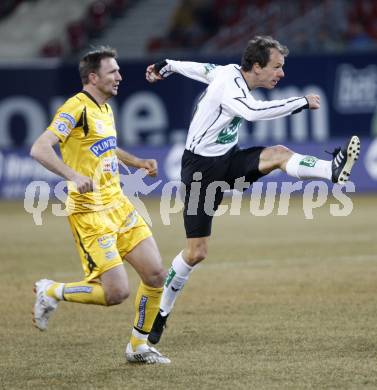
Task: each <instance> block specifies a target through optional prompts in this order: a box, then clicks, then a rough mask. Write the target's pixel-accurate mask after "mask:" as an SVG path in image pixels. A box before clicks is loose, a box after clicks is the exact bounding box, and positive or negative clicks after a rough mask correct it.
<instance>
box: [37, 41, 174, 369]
mask: <svg viewBox="0 0 377 390" xmlns="http://www.w3.org/2000/svg"><path fill="white" fill-rule="evenodd" d="M79 70H80V77H81V80H82V83H83V90H82V91H81V92H79V93H77V94H76V95H74V96H73V97H71V98H70V99H68V100H67V101H66V102H65V103H64V104H63V105H62V106H61V107H60V108H59V109H58V111H57V113H56V114H55V117H54V119H53V120H52V123H51V124H50V126H49V127H48V128H47V130H46V131H45V132H44V133H43V134H42V135H41V136H40V137H39V138H38V139H37V140H36V141H35V143H34V145H33V146H32V149H31V156H32V157H33V158H35V159H36V160H38V161H39V162H40V163H41V164H42V165H43V166H45V167H46V168H47V169H49V170H50V171H52V172H54V173H56V174H58V175H60V176H62V177H63V178H65V179H66V180H67V181H68V197H67V210H68V211H69V217H68V219H69V223H70V226H71V229H72V233H73V236H74V238H75V241H76V246H77V249H78V252H79V254H80V258H81V262H82V267H83V270H84V273H85V278H84V280H82V281H79V282H73V283H61V282H55V281H52V280H48V279H41V280H39V281H38V282H36V283H35V289H34V290H35V293H36V302H35V305H34V315H33V321H34V324H35V326H36V327H37V328H39V329H40V330H45V329H46V328H47V324H48V320H49V317H50V315H51V314H52V312H53V311H55V310H56V308H57V306H58V302H59V301H68V302H77V303H84V304H95V305H103V306H111V305H117V304H120V303H121V302H122V301H123V300H125V299H126V298H127V297H128V295H129V285H128V277H127V273H126V270H125V268H124V266H123V260H126V261H127V262H128V263H130V264H131V265H132V266H133V267H134V269H135V270H136V272H137V273H138V274H139V275H140V278H141V282H140V285H139V288H138V292H137V296H136V300H135V310H136V315H135V321H134V328H133V329H132V334H131V340H130V342H129V343H128V345H127V347H126V351H125V356H126V359H127V360H128V361H130V362H143V363H170V360H169V359H168V358H167V357H165V356H163V355H162V354H161V353H160V352H158V351H157V350H156V349H155V348H152V347H150V346H149V345H148V344H147V338H148V334H149V332H150V330H151V327H152V324H153V320H154V318H155V317H156V314H157V312H158V310H159V305H160V299H161V294H162V290H163V288H162V287H163V283H164V279H165V276H166V272H165V270H164V268H163V266H162V261H161V257H160V254H159V250H158V248H157V245H156V243H155V241H154V239H153V237H152V233H151V231H150V230H149V228H148V226H147V225H146V223H145V222H144V220H143V219H142V218H141V216H140V215H138V213H137V212H136V210H135V208H134V207H133V205H132V204H131V203H130V202H129V200H128V199H127V198H126V197H125V196H124V195H123V193H122V190H121V187H120V180H119V172H118V159H119V160H121V161H122V162H123V163H125V164H126V165H129V166H133V167H136V168H143V169H145V170H146V171H147V172H148V174H149V175H151V176H155V175H156V174H157V163H156V161H155V160H153V159H139V158H137V157H135V156H133V155H131V154H129V153H127V152H125V151H124V150H121V149H120V148H118V147H117V140H116V130H115V124H114V117H113V113H112V110H111V107H110V106H109V104H107V100H108V99H109V98H111V97H112V96H116V95H117V93H118V87H119V83H120V82H121V80H122V76H121V74H120V72H119V66H118V64H117V61H116V51H115V50H114V49H112V48H109V47H100V48H99V49H97V50H94V51H91V52H89V53H88V54H86V55H85V56H84V57H83V58H82V59H81V61H80V65H79ZM55 144H59V145H60V150H61V156H62V158H61V159H60V158H59V157H58V155H57V154H56V153H55V151H54V148H53V147H54V145H55Z"/></svg>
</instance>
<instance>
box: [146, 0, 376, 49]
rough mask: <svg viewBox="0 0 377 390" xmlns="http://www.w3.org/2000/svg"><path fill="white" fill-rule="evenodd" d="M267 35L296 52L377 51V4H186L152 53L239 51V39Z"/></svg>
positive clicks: (322, 0)
mask: <svg viewBox="0 0 377 390" xmlns="http://www.w3.org/2000/svg"><path fill="white" fill-rule="evenodd" d="M311 21H313V22H311ZM242 32H245V33H242ZM267 33H268V34H269V35H273V36H277V37H278V38H279V39H281V40H283V41H284V42H285V43H287V44H288V45H289V47H291V48H292V49H293V50H295V52H305V53H308V52H318V51H335V52H337V51H338V52H339V51H346V50H368V49H376V48H377V2H376V1H374V0H358V1H349V0H318V1H312V0H302V1H292V2H287V1H285V0H274V1H271V0H255V1H247V0H182V1H181V2H180V4H179V5H178V6H177V8H176V10H175V13H174V14H173V15H172V19H171V25H170V28H169V30H168V33H167V34H166V35H164V36H157V37H153V38H152V39H151V40H150V43H149V50H150V52H154V51H165V52H166V51H169V50H176V49H180V48H186V49H190V48H192V49H195V48H199V47H206V46H207V47H211V46H213V47H215V48H216V49H219V48H222V47H225V48H226V47H228V48H230V49H231V47H232V46H236V48H238V46H237V42H236V41H237V40H238V39H239V40H241V41H242V44H243V42H244V38H245V36H253V35H255V34H267ZM208 43H209V45H207V44H208ZM242 44H241V45H242Z"/></svg>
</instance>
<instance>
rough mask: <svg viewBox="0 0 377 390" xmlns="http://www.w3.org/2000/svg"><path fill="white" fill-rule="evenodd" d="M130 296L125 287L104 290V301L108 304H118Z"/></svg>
mask: <svg viewBox="0 0 377 390" xmlns="http://www.w3.org/2000/svg"><path fill="white" fill-rule="evenodd" d="M129 296H130V291H129V290H128V289H127V288H113V289H111V290H109V291H106V303H107V305H108V306H113V305H119V304H120V303H122V302H123V301H124V300H125V299H127V298H128V297H129Z"/></svg>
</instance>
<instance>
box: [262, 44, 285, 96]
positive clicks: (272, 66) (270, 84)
mask: <svg viewBox="0 0 377 390" xmlns="http://www.w3.org/2000/svg"><path fill="white" fill-rule="evenodd" d="M283 66H284V56H283V55H282V54H281V53H280V52H279V51H278V50H276V49H270V60H269V61H268V63H267V65H266V66H265V67H264V68H260V67H259V68H258V84H259V85H258V86H259V87H263V88H267V89H272V88H274V87H275V86H276V85H277V83H278V82H279V80H280V79H282V78H283V77H284V71H283Z"/></svg>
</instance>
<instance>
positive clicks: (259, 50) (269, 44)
mask: <svg viewBox="0 0 377 390" xmlns="http://www.w3.org/2000/svg"><path fill="white" fill-rule="evenodd" d="M270 49H276V50H278V51H279V53H281V54H282V55H283V56H284V57H286V56H287V55H288V54H289V50H288V48H287V46H284V45H282V44H281V43H280V42H279V41H277V40H276V39H273V38H272V37H270V36H268V35H266V36H256V37H254V38H253V39H251V40H250V41H249V42H248V44H247V46H246V49H245V51H244V53H243V55H242V60H241V67H242V70H244V71H246V72H248V71H249V70H251V68H252V67H253V65H254V64H255V63H258V64H259V65H260V66H261V68H264V67H265V66H266V65H267V63H268V61H269V60H270Z"/></svg>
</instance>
